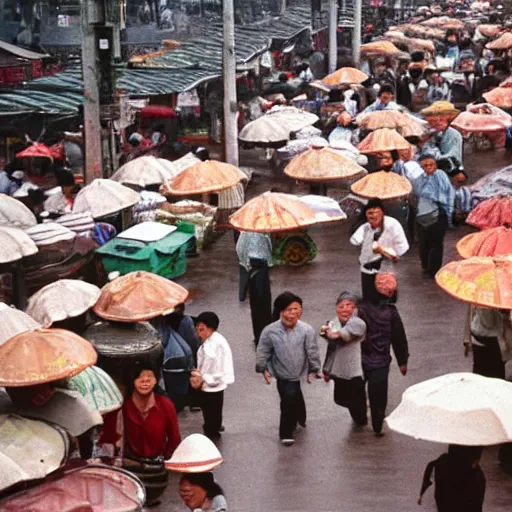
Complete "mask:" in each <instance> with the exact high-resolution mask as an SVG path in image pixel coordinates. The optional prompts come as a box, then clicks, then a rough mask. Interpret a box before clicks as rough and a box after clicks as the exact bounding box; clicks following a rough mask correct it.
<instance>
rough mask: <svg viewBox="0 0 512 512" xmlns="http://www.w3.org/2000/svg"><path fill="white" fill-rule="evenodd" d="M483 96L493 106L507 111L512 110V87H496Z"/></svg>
mask: <svg viewBox="0 0 512 512" xmlns="http://www.w3.org/2000/svg"><path fill="white" fill-rule="evenodd" d="M482 96H483V97H484V99H485V101H487V102H488V103H490V104H491V105H495V106H496V107H500V108H505V109H510V108H512V87H496V89H493V90H492V91H489V92H485V93H484V94H483V95H482Z"/></svg>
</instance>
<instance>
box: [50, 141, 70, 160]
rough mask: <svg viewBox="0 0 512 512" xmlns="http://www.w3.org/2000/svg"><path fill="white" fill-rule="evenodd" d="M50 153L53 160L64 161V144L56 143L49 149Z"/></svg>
mask: <svg viewBox="0 0 512 512" xmlns="http://www.w3.org/2000/svg"><path fill="white" fill-rule="evenodd" d="M49 150H50V153H51V155H52V157H53V159H54V160H65V158H66V153H65V150H64V142H62V141H61V142H57V144H53V146H50V147H49Z"/></svg>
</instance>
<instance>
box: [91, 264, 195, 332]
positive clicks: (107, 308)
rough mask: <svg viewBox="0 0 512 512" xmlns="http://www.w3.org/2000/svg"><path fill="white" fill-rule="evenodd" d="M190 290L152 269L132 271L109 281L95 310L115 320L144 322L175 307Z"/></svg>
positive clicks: (103, 316) (104, 316) (183, 299)
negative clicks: (153, 272)
mask: <svg viewBox="0 0 512 512" xmlns="http://www.w3.org/2000/svg"><path fill="white" fill-rule="evenodd" d="M187 297H188V291H187V290H186V289H185V288H183V287H182V286H180V285H179V284H176V283H173V282H172V281H170V280H169V279H166V278H165V277H161V276H158V275H156V274H152V273H151V272H144V271H137V272H130V273H129V274H126V275H125V276H122V277H118V278H117V279H114V281H112V282H111V283H108V284H106V285H105V286H104V287H103V288H102V290H101V295H100V298H99V299H98V301H97V302H96V305H95V306H94V312H95V313H96V314H97V315H98V316H101V318H104V319H105V320H111V321H114V322H141V321H144V320H150V319H151V318H155V317H157V316H161V315H167V314H169V313H172V312H173V311H174V308H175V306H176V305H177V304H181V303H182V302H185V300H186V299H187Z"/></svg>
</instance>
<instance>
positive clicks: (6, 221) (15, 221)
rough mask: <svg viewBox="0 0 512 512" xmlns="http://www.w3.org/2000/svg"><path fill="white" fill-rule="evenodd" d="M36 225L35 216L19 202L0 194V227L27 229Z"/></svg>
mask: <svg viewBox="0 0 512 512" xmlns="http://www.w3.org/2000/svg"><path fill="white" fill-rule="evenodd" d="M36 224H37V219H36V217H35V215H34V214H33V213H32V212H31V211H30V210H29V209H28V208H27V207H26V206H25V205H24V204H23V203H22V202H21V201H18V200H17V199H14V198H12V197H10V196H8V195H6V194H0V226H10V227H12V228H21V229H27V228H29V227H31V226H35V225H36Z"/></svg>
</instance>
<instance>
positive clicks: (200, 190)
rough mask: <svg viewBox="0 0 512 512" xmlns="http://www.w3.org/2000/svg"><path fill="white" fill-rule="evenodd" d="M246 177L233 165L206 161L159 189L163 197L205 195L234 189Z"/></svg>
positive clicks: (190, 168) (186, 170) (183, 172)
mask: <svg viewBox="0 0 512 512" xmlns="http://www.w3.org/2000/svg"><path fill="white" fill-rule="evenodd" d="M243 179H247V177H246V175H245V174H244V173H243V172H242V171H241V170H240V169H238V168H237V167H235V166H234V165H230V164H226V163H224V162H218V161H216V160H207V161H206V162H199V163H197V164H194V165H192V166H191V167H188V168H187V169H185V170H184V171H182V172H180V174H178V175H177V176H175V177H174V178H172V179H171V180H169V181H167V182H165V183H164V184H163V185H162V187H161V188H160V192H161V193H162V194H164V195H175V196H180V195H181V196H188V195H195V194H207V193H211V192H218V191H219V190H225V189H227V188H231V187H234V186H235V185H237V184H238V182H240V181H241V180H243Z"/></svg>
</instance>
